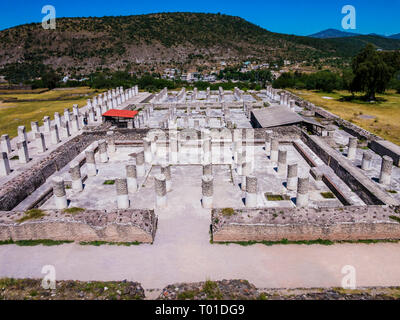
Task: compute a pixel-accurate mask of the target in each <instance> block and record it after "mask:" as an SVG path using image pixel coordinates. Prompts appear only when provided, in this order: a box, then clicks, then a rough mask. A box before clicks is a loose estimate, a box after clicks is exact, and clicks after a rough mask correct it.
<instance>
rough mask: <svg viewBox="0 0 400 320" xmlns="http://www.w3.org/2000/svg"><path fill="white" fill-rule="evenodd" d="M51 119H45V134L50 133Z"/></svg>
mask: <svg viewBox="0 0 400 320" xmlns="http://www.w3.org/2000/svg"><path fill="white" fill-rule="evenodd" d="M50 123H51V121H50V117H48V116H46V117H44V118H43V126H44V132H45V133H50Z"/></svg>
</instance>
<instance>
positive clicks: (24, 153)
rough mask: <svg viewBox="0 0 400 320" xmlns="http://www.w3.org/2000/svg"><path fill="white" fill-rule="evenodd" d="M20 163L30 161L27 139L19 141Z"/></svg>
mask: <svg viewBox="0 0 400 320" xmlns="http://www.w3.org/2000/svg"><path fill="white" fill-rule="evenodd" d="M17 148H18V157H19V163H24V164H25V163H28V162H29V160H30V159H29V152H28V144H27V142H26V141H20V142H17Z"/></svg>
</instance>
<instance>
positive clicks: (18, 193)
mask: <svg viewBox="0 0 400 320" xmlns="http://www.w3.org/2000/svg"><path fill="white" fill-rule="evenodd" d="M99 139H101V136H99V135H97V134H81V135H79V136H77V137H75V138H74V139H71V140H69V141H68V142H66V143H64V144H62V145H61V146H60V147H58V148H57V149H56V150H55V151H53V152H52V153H50V154H49V156H47V157H46V158H44V159H42V160H40V161H38V162H37V163H34V164H33V165H27V168H26V170H25V171H24V172H23V173H21V174H20V175H18V176H17V177H15V178H13V179H12V180H10V181H8V182H7V183H5V184H4V185H2V186H1V189H0V210H4V211H10V210H12V209H13V208H15V207H16V206H17V205H18V204H19V203H20V202H21V201H22V200H24V199H25V198H26V197H28V196H29V195H30V194H32V192H34V191H35V190H36V189H37V188H38V187H40V186H41V185H42V184H43V183H45V182H46V179H47V178H49V177H50V176H51V175H52V174H54V173H55V172H56V171H59V170H60V169H61V168H63V167H65V166H66V165H67V164H68V163H69V162H70V161H72V160H73V159H74V158H75V157H76V156H78V155H79V154H80V153H81V152H82V151H83V150H84V149H85V148H87V147H88V146H89V145H90V144H91V143H93V141H96V140H99Z"/></svg>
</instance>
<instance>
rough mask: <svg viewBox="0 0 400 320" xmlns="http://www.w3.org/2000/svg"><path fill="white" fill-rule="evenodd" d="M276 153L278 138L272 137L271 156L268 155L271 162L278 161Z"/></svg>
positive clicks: (277, 151) (277, 150)
mask: <svg viewBox="0 0 400 320" xmlns="http://www.w3.org/2000/svg"><path fill="white" fill-rule="evenodd" d="M278 153H279V140H278V139H275V138H273V139H272V140H271V156H270V159H271V161H272V162H277V161H278Z"/></svg>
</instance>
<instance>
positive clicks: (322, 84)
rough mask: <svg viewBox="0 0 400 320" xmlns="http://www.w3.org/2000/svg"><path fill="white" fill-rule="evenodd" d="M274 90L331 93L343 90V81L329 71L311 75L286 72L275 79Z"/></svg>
mask: <svg viewBox="0 0 400 320" xmlns="http://www.w3.org/2000/svg"><path fill="white" fill-rule="evenodd" d="M272 86H273V87H274V88H294V89H307V90H321V91H324V92H332V91H333V90H341V89H343V86H344V84H343V79H342V77H341V76H340V75H338V74H336V73H333V72H331V71H329V70H324V71H318V72H315V73H311V74H306V73H301V72H294V73H293V72H286V73H283V74H282V75H281V76H280V77H279V78H278V79H276V80H275V81H274V82H273V83H272Z"/></svg>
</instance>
